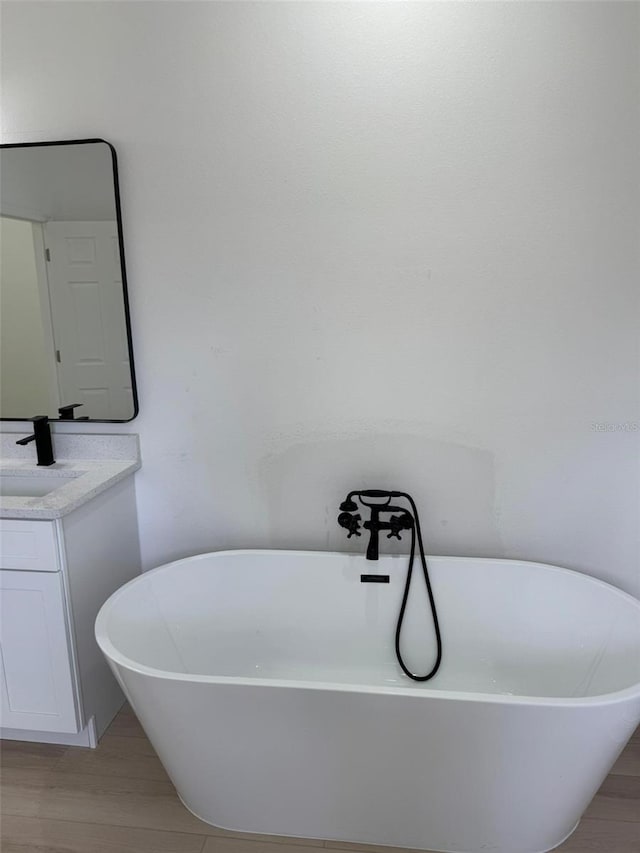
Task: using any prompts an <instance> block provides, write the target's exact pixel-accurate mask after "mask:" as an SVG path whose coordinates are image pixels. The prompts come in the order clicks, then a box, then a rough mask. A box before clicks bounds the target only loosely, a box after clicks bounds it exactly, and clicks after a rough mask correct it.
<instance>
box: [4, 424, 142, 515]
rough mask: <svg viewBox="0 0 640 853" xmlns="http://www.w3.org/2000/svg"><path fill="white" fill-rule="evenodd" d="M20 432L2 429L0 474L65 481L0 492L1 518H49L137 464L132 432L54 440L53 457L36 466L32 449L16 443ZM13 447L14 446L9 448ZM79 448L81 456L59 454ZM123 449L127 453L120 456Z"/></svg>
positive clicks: (70, 508)
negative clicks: (31, 491)
mask: <svg viewBox="0 0 640 853" xmlns="http://www.w3.org/2000/svg"><path fill="white" fill-rule="evenodd" d="M22 434H23V433H19V434H18V433H5V434H4V435H6V436H8V437H9V438H8V440H5V441H3V442H2V448H1V449H2V451H3V453H2V457H3V458H2V459H0V477H1V476H2V475H3V474H4V475H7V476H12V477H29V476H31V477H38V478H47V477H51V478H52V479H53V478H56V479H57V478H59V479H61V480H63V481H64V482H63V483H62V484H61V485H60V486H59V487H58V488H57V489H54V490H53V491H52V492H49V494H47V495H43V496H41V497H16V496H13V495H1V496H0V518H6V519H44V520H49V521H51V520H53V519H56V518H62V517H63V516H65V515H68V513H70V512H73V510H74V509H77V508H78V507H79V506H82V505H83V504H85V503H86V502H87V501H90V500H91V499H92V498H95V497H96V496H97V495H99V494H101V493H102V492H104V491H105V490H106V489H108V488H110V487H111V486H114V485H115V484H116V483H118V482H120V480H123V479H124V478H125V477H128V476H130V475H131V474H133V473H134V472H135V471H137V470H138V469H139V468H140V466H141V462H140V453H139V445H138V436H137V435H113V436H111V435H95V436H94V435H91V436H88V435H87V436H73V439H74V441H73V442H70V443H69V445H68V446H63V447H59V446H58V442H57V441H56V442H55V445H56V447H55V449H56V452H57V459H58V461H56V462H55V463H54V464H53V465H50V466H47V467H38V466H37V465H36V464H35V459H34V455H33V451H32V452H31V453H30V454H29V455H28V456H27V455H26V454H25V453H24V452H23V451H24V448H20V447H16V445H15V437H16V435H22ZM67 437H68V436H65V438H67ZM78 439H80V440H78ZM60 444H63V443H62V442H60ZM64 444H65V445H66V442H65V443H64ZM13 447H16V450H17V451H18V452H14V451H13ZM80 453H82V454H83V456H84V457H85V458H75V459H74V458H71V459H70V458H60V457H61V456H62V455H64V456H70V455H72V454H73V455H75V454H78V455H79V454H80ZM9 454H10V455H9ZM125 454H126V456H128V457H129V458H123V456H125ZM109 457H110V458H109ZM132 457H133V458H132Z"/></svg>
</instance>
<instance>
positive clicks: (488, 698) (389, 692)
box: [95, 548, 640, 708]
mask: <svg viewBox="0 0 640 853" xmlns="http://www.w3.org/2000/svg"><path fill="white" fill-rule="evenodd" d="M278 554H282V555H287V556H299V557H305V556H309V555H313V556H316V555H318V556H324V557H351V558H358V557H360V558H361V559H362V560H363V561H364V557H363V556H362V555H360V554H352V553H347V552H343V551H301V550H295V551H294V550H291V551H290V550H286V549H264V548H263V549H251V548H244V549H231V550H223V551H208V552H205V553H203V554H195V555H194V556H192V557H183V558H181V559H179V560H173V561H172V562H170V563H164V564H163V565H161V566H158V567H156V568H155V569H150V570H149V571H148V572H144V573H143V574H141V575H138V576H137V577H135V578H133V580H130V581H128V583H126V584H124V585H123V586H121V587H120V588H119V589H117V590H116V591H115V592H114V593H113V594H112V595H111V596H110V597H109V598H108V599H107V600H106V601H105V603H104V604H103V605H102V607H101V608H100V610H99V612H98V615H97V617H96V622H95V637H96V642H97V643H98V646H99V647H100V649H101V650H102V652H103V654H105V655H106V657H107V658H108V659H110V660H112V661H113V662H114V663H116V664H118V666H121V667H123V668H124V669H127V670H129V671H131V672H134V673H138V674H140V675H144V676H147V677H151V678H157V679H160V680H169V681H186V682H190V683H197V684H220V685H229V686H237V687H273V688H278V689H282V688H287V689H300V690H321V691H330V692H335V693H367V694H376V695H382V696H413V697H423V698H427V697H429V698H440V699H448V700H455V701H461V700H462V701H467V702H469V701H471V702H482V703H489V704H497V705H528V706H551V707H567V708H575V707H577V706H588V707H593V706H598V707H608V706H610V705H616V704H619V703H622V702H626V701H628V700H629V699H633V698H640V682H637V683H636V684H633V685H631V686H630V687H625V688H623V689H622V690H616V691H613V692H611V693H602V694H597V695H595V696H577V697H566V696H556V697H554V696H530V695H526V694H522V695H516V696H513V695H510V694H504V693H481V692H474V691H462V690H440V689H437V688H432V689H429V688H425V687H421V688H417V687H412V686H411V685H407V686H406V687H391V686H389V685H385V686H384V687H376V686H375V685H367V684H344V683H339V682H332V681H326V682H325V681H315V680H314V681H304V680H303V679H281V678H253V677H247V676H225V675H202V674H197V673H185V672H174V671H172V670H163V669H157V668H156V667H150V666H147V665H146V664H143V663H140V662H139V661H136V660H133V659H132V658H129V657H128V656H127V655H125V654H123V653H122V652H121V651H120V650H119V649H117V648H116V646H114V644H113V643H112V642H111V639H110V637H109V634H108V620H109V612H110V610H111V609H112V607H113V606H114V605H115V604H116V602H117V600H118V599H119V598H120V596H121V595H124V594H125V592H126V590H127V589H128V587H130V586H134V585H135V584H137V583H140V581H141V580H142V579H144V578H147V577H149V576H151V575H154V574H159V573H161V572H167V571H170V570H172V569H174V568H175V567H176V566H179V565H184V564H189V563H195V562H199V561H201V560H206V559H210V558H211V557H212V556H216V557H225V556H232V555H233V556H244V555H251V556H260V555H269V556H273V555H278ZM405 556H406V555H405V554H385V555H381V557H382V558H383V559H384V558H385V557H386V558H391V559H402V558H403V557H405ZM426 558H427V563H428V562H429V560H446V561H448V562H457V561H468V560H473V561H474V562H478V563H495V562H502V563H511V564H513V565H514V566H528V567H534V568H536V569H540V570H543V571H550V572H562V573H564V574H571V575H575V576H577V577H579V578H580V582H585V583H591V584H595V585H597V586H600V587H602V588H604V589H606V590H607V594H609V595H612V594H613V595H616V596H618V597H620V598H622V599H623V600H626V601H627V602H629V603H630V604H631V605H633V606H635V607H637V608H638V611H639V615H640V601H639V600H638V599H637V598H634V596H632V595H630V594H629V593H627V592H624V591H623V590H621V589H619V588H618V587H616V586H614V585H613V584H610V583H607V582H606V581H603V580H600V579H599V578H594V577H592V576H591V575H587V574H585V573H584V572H579V571H575V570H574V569H566V568H564V567H562V566H554V565H551V564H549V563H537V562H533V561H530V560H510V559H508V558H503V557H455V556H452V557H450V556H441V555H427V557H426Z"/></svg>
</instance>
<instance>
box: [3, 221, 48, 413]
mask: <svg viewBox="0 0 640 853" xmlns="http://www.w3.org/2000/svg"><path fill="white" fill-rule="evenodd" d="M0 248H1V251H0V282H1V286H0V416H1V417H3V418H20V417H24V414H25V412H32V413H33V414H34V415H37V414H42V413H46V412H49V411H51V399H50V388H49V368H48V363H49V360H48V357H47V353H46V346H45V338H44V329H43V325H42V309H41V306H40V293H39V290H38V273H37V270H36V258H35V251H34V245H33V225H32V224H31V223H30V222H20V221H18V220H16V219H6V218H5V217H0Z"/></svg>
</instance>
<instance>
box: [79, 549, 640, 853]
mask: <svg viewBox="0 0 640 853" xmlns="http://www.w3.org/2000/svg"><path fill="white" fill-rule="evenodd" d="M406 563H407V558H406V557H404V556H402V557H400V556H399V557H384V558H381V559H380V561H379V562H378V563H372V562H366V561H365V560H364V558H363V557H359V556H348V555H345V554H329V553H319V552H315V553H314V552H292V551H289V552H287V551H228V552H219V553H213V554H203V555H202V556H199V557H193V558H190V559H186V560H180V561H178V562H176V563H172V564H170V565H167V566H163V567H161V568H159V569H155V570H154V571H151V572H148V573H147V574H144V575H142V576H140V577H138V578H136V579H135V580H133V581H131V582H130V583H129V584H127V585H126V586H124V587H122V589H120V590H118V591H117V592H116V593H115V594H114V595H112V596H111V598H110V599H109V600H108V601H107V602H106V604H105V605H104V607H103V608H102V610H101V611H100V613H99V615H98V619H97V623H96V636H97V640H98V643H99V644H100V647H101V648H102V650H103V652H104V654H105V655H106V657H107V659H108V660H109V662H110V664H111V667H112V669H113V671H114V673H115V675H116V677H117V679H118V681H119V682H120V684H121V685H122V687H123V690H124V692H125V693H126V695H127V698H128V699H129V701H130V703H131V705H132V706H133V708H134V710H135V712H136V714H137V715H138V717H139V718H140V721H141V723H142V725H143V726H144V728H145V731H146V732H147V734H148V736H149V738H150V740H151V742H152V743H153V745H154V747H155V748H156V750H157V752H158V754H159V756H160V758H161V760H162V762H163V763H164V765H165V767H166V769H167V771H168V773H169V775H170V776H171V779H172V780H173V782H174V784H175V786H176V788H177V790H178V793H179V795H180V797H181V798H182V800H183V802H184V803H185V805H186V806H187V807H188V808H189V809H191V811H193V812H194V813H195V814H196V815H198V816H199V817H200V818H202V819H203V820H205V821H208V822H210V823H212V824H215V825H217V826H220V827H224V828H227V829H235V830H242V831H245V832H256V833H268V834H278V835H294V836H304V837H309V838H311V837H312V838H323V839H334V840H341V841H358V842H365V843H372V844H385V845H395V846H400V847H417V848H423V849H425V848H426V849H429V850H441V851H456V852H457V851H472V853H480V851H493V853H539V851H546V850H550V849H552V848H553V847H555V846H557V845H558V844H560V843H561V842H562V840H563V839H564V838H565V837H566V836H568V835H569V834H570V833H571V832H572V830H573V829H574V828H575V826H576V824H577V822H578V820H579V819H580V816H581V814H582V812H583V811H584V809H585V808H586V806H587V805H588V804H589V802H590V800H591V798H592V797H593V795H594V794H595V792H596V791H597V789H598V787H599V786H600V784H601V782H602V781H603V779H604V778H605V776H606V775H607V773H608V771H609V769H610V768H611V766H612V764H613V763H614V761H615V759H616V758H617V756H618V754H619V753H620V752H621V750H622V748H623V747H624V745H625V743H626V742H627V740H628V738H629V737H630V735H631V734H632V733H633V731H634V729H635V727H636V726H637V725H638V723H639V722H640V602H638V601H636V600H635V599H634V598H632V597H630V596H629V595H626V594H625V593H622V592H620V591H619V590H617V589H615V588H614V587H612V586H609V585H608V584H605V583H602V582H600V581H597V580H594V579H592V578H590V577H588V576H585V575H582V574H579V573H576V572H572V571H568V570H566V569H560V568H556V567H553V566H546V565H540V564H535V563H523V562H516V561H511V560H486V559H469V558H455V557H431V558H430V559H429V567H430V572H431V579H432V585H433V590H434V594H435V598H436V603H437V606H438V611H439V615H440V624H441V628H442V636H443V644H444V653H443V662H442V666H441V668H440V670H439V672H438V673H437V675H436V676H435V678H434V679H433V680H432V681H429V682H426V683H424V684H417V683H414V682H412V681H410V680H409V679H407V678H406V677H405V676H404V675H403V674H402V672H401V670H400V668H399V666H398V665H397V663H396V660H395V656H394V647H393V634H394V628H395V620H396V617H397V611H398V607H399V604H400V598H401V594H402V589H403V585H404V579H405V573H406ZM370 572H376V573H383V574H385V573H386V574H388V575H389V577H390V582H389V583H362V582H361V580H360V576H361V574H362V573H370ZM413 583H414V585H415V588H414V589H412V594H411V599H412V600H411V604H410V606H409V608H408V610H407V617H406V620H405V628H404V631H403V639H402V648H403V651H404V654H405V658H406V661H407V663H408V664H409V665H411V666H413V668H414V670H422V671H427V670H428V668H429V667H430V664H431V661H432V658H433V653H434V651H433V650H434V637H433V630H432V627H431V624H430V618H429V610H428V604H427V601H426V595H425V590H424V588H423V586H421V585H420V584H422V585H424V580H422V579H421V578H420V573H419V572H418V571H416V572H414V582H413Z"/></svg>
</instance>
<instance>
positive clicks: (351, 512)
mask: <svg viewBox="0 0 640 853" xmlns="http://www.w3.org/2000/svg"><path fill="white" fill-rule="evenodd" d="M355 496H357V497H358V498H359V499H360V503H361V504H362V505H363V506H366V507H367V509H369V510H371V518H370V519H369V521H365V523H364V525H363V526H364V527H365V529H366V530H368V531H369V533H370V536H369V545H368V546H367V560H377V559H378V557H379V555H380V549H379V534H380V531H381V530H389V531H390V532H389V534H388V535H387V539H391V538H393V537H395V538H396V539H400V531H401V530H411V528H412V527H413V516H412V515H411V513H410V512H408V510H406V509H404V507H401V506H392V504H391V498H392V497H404V494H403V493H402V492H383V491H380V490H378V489H367V490H365V491H362V492H350V493H349V494H348V495H347V497H346V500H344V501H343V502H342V503H341V504H340V509H341V510H342V511H341V513H340V515H339V516H338V524H339V525H340V526H341V527H345V528H346V529H347V530H348V531H349V537H348V538H349V539H350V538H351V537H352V536H353V535H354V534H355V535H356V536H361V535H362V534H361V533H360V518H361V516H360V513H357V514H356V512H355V511H356V510H357V509H358V505H357V504H356V502H355V501H354V500H353V498H354V497H355ZM366 498H373V500H374V501H379V500H380V499H386V500H385V502H384V503H379V502H374V503H372V502H370V501H367V500H366ZM381 513H389V514H390V517H389V519H388V520H387V521H381V520H380V514H381ZM393 513H396V514H395V515H394V514H393Z"/></svg>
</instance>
